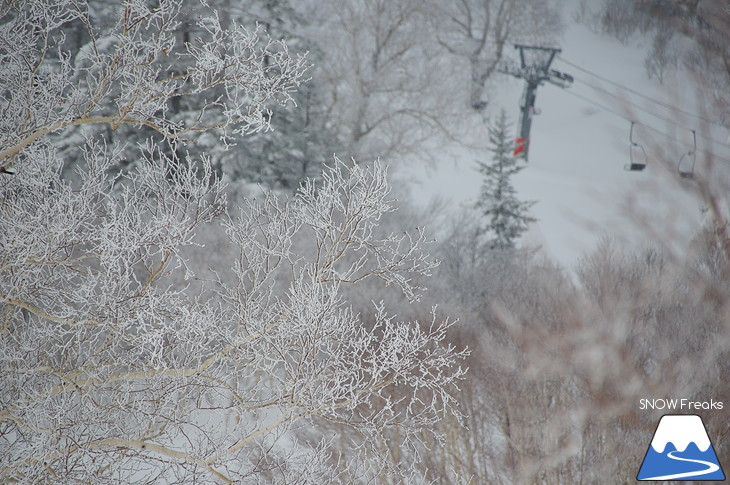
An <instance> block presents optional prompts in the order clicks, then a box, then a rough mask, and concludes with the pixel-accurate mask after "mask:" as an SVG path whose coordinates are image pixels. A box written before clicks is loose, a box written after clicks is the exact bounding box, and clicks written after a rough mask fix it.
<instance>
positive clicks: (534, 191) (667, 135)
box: [411, 6, 730, 268]
mask: <svg viewBox="0 0 730 485" xmlns="http://www.w3.org/2000/svg"><path fill="white" fill-rule="evenodd" d="M564 13H565V16H566V19H567V22H568V25H567V31H566V33H565V36H564V39H563V41H562V42H561V43H560V46H558V47H561V48H562V53H561V54H559V56H558V57H556V59H555V61H554V62H553V64H552V66H551V67H552V68H554V69H557V70H559V71H562V72H564V73H568V74H570V75H572V76H573V77H574V78H575V82H574V83H573V85H572V86H571V87H570V88H567V89H561V88H559V87H556V86H553V85H551V84H548V83H545V84H543V85H542V86H540V88H539V89H538V91H537V102H536V110H537V112H538V113H539V115H536V116H535V117H534V118H533V123H532V131H531V143H530V154H529V162H528V166H527V168H526V169H525V170H523V171H522V172H521V173H520V174H519V175H518V176H517V177H516V179H515V180H514V183H515V186H516V188H517V190H518V193H519V194H520V197H521V198H522V200H534V201H537V204H536V205H535V206H533V209H532V215H533V216H534V217H536V218H537V219H538V222H537V223H535V224H533V225H532V226H531V228H530V230H529V231H528V233H527V234H526V235H525V236H524V237H523V241H522V242H523V244H526V245H529V246H540V247H541V248H542V251H543V253H544V254H546V255H547V256H549V257H550V258H552V259H554V260H556V261H557V262H559V263H561V264H562V265H563V266H565V267H566V268H571V267H573V266H574V265H575V263H576V262H577V261H578V260H579V258H580V257H581V256H583V255H585V253H586V252H588V251H590V250H591V249H592V248H594V247H595V245H596V243H597V242H598V241H599V240H600V239H601V238H602V237H604V236H610V237H612V238H615V239H617V240H619V241H621V242H622V243H623V244H625V245H629V246H633V247H636V248H637V249H638V248H641V247H644V246H646V245H648V244H652V243H653V242H656V241H664V242H666V241H672V244H673V245H674V247H673V249H675V250H676V251H677V252H678V253H679V254H682V252H684V251H686V248H687V245H688V244H689V243H690V241H691V239H692V237H693V235H694V234H695V233H696V231H697V230H698V227H699V225H700V223H701V220H702V213H701V209H702V206H701V204H700V202H699V200H697V199H696V198H695V197H693V196H692V195H690V191H689V190H688V189H689V188H690V184H691V182H690V181H688V180H685V179H682V178H681V177H678V176H677V173H674V172H672V170H661V169H659V167H658V166H657V165H656V161H654V162H653V161H652V160H647V168H646V169H645V170H643V171H641V172H629V171H626V170H625V169H624V166H625V165H627V164H628V163H629V160H630V140H629V135H630V128H631V121H636V128H635V133H634V138H635V140H634V141H636V142H638V143H640V144H645V145H647V147H648V145H649V144H651V143H659V144H661V146H662V148H665V149H666V153H667V154H668V157H669V159H668V160H665V165H666V166H670V167H673V166H674V165H676V164H678V163H679V161H680V159H682V155H683V154H686V153H687V152H688V151H691V150H692V149H693V142H692V131H691V130H692V129H696V130H697V132H698V133H702V134H706V135H707V134H708V132H707V127H706V126H705V127H704V128H705V131H702V120H701V119H700V118H698V117H693V116H692V115H694V114H696V111H695V110H696V106H695V104H696V103H695V94H694V92H693V90H692V86H691V82H690V81H689V80H688V78H687V77H686V76H684V77H682V75H680V76H679V79H674V80H672V79H669V80H666V79H665V82H664V84H663V85H661V84H659V83H658V82H657V81H656V80H650V79H648V78H647V75H646V72H645V69H644V56H645V52H646V48H645V45H642V40H641V39H635V40H634V41H633V42H631V43H629V44H621V43H620V42H618V41H617V40H615V39H612V38H610V37H607V36H602V35H599V34H596V33H594V32H592V31H591V30H590V29H589V28H588V27H586V26H585V25H582V24H577V23H575V22H574V21H573V20H572V18H571V15H570V14H571V9H570V7H569V6H566V10H565V12H564ZM646 43H648V40H647V41H646ZM511 54H512V55H513V56H515V55H516V52H515V53H511ZM502 76H503V79H499V80H497V84H498V87H497V91H498V94H499V95H498V96H496V97H493V99H492V104H491V105H490V110H491V112H492V113H496V112H497V110H498V109H499V107H504V108H505V110H506V111H507V113H508V115H509V116H510V119H511V121H512V124H513V126H515V131H516V130H517V127H516V125H517V122H518V117H519V105H520V98H521V95H522V90H523V82H522V81H521V80H519V79H515V78H511V77H508V76H506V75H502ZM670 108H671V109H670ZM699 116H701V114H700V115H699ZM705 125H706V123H705ZM714 128H715V129H714V130H712V132H711V133H709V137H711V138H712V140H715V142H716V143H715V144H714V145H713V146H711V147H708V144H709V140H707V139H699V140H698V141H699V143H698V150H703V149H705V150H710V149H712V150H714V151H717V149H718V146H719V147H720V148H722V149H726V148H727V146H721V145H722V144H723V143H724V144H725V145H727V136H728V134H727V132H726V130H724V129H716V128H717V127H714ZM484 139H485V141H486V129H485V130H484ZM718 142H719V144H718ZM634 150H636V148H635V149H634ZM633 155H634V156H637V152H636V151H634V153H633ZM485 156H488V152H487V151H486V145H485V146H484V148H483V150H482V151H480V150H467V149H462V150H461V152H460V153H459V155H456V156H453V155H447V156H446V157H445V158H446V160H444V161H442V162H441V163H440V165H439V167H438V168H437V169H435V170H425V171H423V172H422V173H421V174H420V175H418V176H417V177H416V180H415V182H414V183H413V184H412V186H411V193H412V195H413V197H414V199H415V200H416V201H417V202H420V203H425V202H426V201H427V200H428V199H430V198H432V197H434V196H439V197H442V198H446V199H448V200H449V201H450V204H451V206H452V207H458V206H459V205H464V204H470V203H473V201H474V200H475V199H476V196H477V194H478V190H479V183H480V179H479V175H478V174H477V173H476V171H475V166H476V165H475V163H474V160H476V159H477V158H479V157H485ZM728 159H730V157H728ZM675 160H676V161H675ZM682 160H683V164H685V165H687V164H688V161H689V159H687V158H685V159H682ZM652 165H654V166H653V167H652ZM687 166H689V165H687Z"/></svg>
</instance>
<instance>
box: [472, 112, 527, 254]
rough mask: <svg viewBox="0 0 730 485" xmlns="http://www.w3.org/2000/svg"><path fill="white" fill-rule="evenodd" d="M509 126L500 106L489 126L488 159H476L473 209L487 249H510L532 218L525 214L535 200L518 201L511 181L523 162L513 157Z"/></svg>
mask: <svg viewBox="0 0 730 485" xmlns="http://www.w3.org/2000/svg"><path fill="white" fill-rule="evenodd" d="M510 133H512V130H511V127H510V125H509V123H508V121H507V116H506V114H505V112H504V110H502V112H501V114H500V116H499V119H498V120H497V122H496V123H495V124H494V125H492V126H490V127H489V142H490V148H489V149H490V152H491V153H492V160H491V161H489V162H478V163H479V172H480V173H481V174H482V176H483V180H482V186H481V190H480V193H479V200H478V201H477V203H476V207H477V209H478V210H479V211H480V212H481V214H482V217H483V219H484V222H483V226H482V234H483V236H484V237H485V238H489V239H488V246H489V247H490V248H491V249H512V248H514V247H515V242H516V240H517V239H519V237H520V236H521V235H522V233H523V232H525V231H526V230H527V226H528V224H529V223H530V222H534V221H535V220H536V219H534V218H532V217H530V216H529V215H528V211H529V209H530V207H532V206H533V205H534V204H535V202H532V201H521V200H519V199H518V198H517V192H516V190H515V188H514V187H513V185H512V180H511V178H512V176H513V175H515V174H517V173H519V172H520V171H521V170H522V169H523V168H524V164H523V163H522V159H521V158H518V157H516V156H515V155H514V154H513V152H514V142H513V140H512V137H511V136H510Z"/></svg>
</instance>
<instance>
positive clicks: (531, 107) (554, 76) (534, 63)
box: [499, 44, 573, 160]
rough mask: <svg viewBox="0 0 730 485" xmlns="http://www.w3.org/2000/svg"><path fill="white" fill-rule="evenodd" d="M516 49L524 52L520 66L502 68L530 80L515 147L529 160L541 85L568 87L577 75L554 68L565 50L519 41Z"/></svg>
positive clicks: (517, 153) (506, 64)
mask: <svg viewBox="0 0 730 485" xmlns="http://www.w3.org/2000/svg"><path fill="white" fill-rule="evenodd" d="M515 49H518V50H519V51H520V67H517V66H516V65H514V64H512V63H503V64H502V65H501V66H500V68H499V71H500V72H503V73H505V74H509V75H511V76H514V77H516V78H519V79H524V80H525V82H526V83H527V84H526V85H525V92H524V94H523V95H522V105H521V106H520V132H519V135H518V136H517V140H516V143H515V150H514V154H515V155H516V156H521V157H523V158H524V159H525V160H527V153H528V148H529V146H530V127H531V126H532V116H533V115H534V114H535V98H536V97H537V87H538V86H540V85H541V84H542V83H543V82H545V81H547V82H549V83H551V84H554V85H556V86H558V87H561V88H567V87H569V86H570V85H571V84H573V76H571V75H570V74H565V73H562V72H560V71H556V70H555V69H550V64H552V62H553V59H554V58H555V56H556V55H557V54H559V53H560V52H561V49H558V48H555V47H538V46H531V45H522V44H515Z"/></svg>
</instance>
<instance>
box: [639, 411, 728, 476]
mask: <svg viewBox="0 0 730 485" xmlns="http://www.w3.org/2000/svg"><path fill="white" fill-rule="evenodd" d="M636 479H637V480H650V481H660V480H670V481H671V480H709V481H722V480H725V474H724V473H723V471H722V467H721V466H720V462H719V461H718V460H717V455H715V449H714V448H713V447H712V443H711V442H710V438H709V437H708V436H707V430H706V429H705V424H704V423H703V422H702V418H701V417H699V416H696V415H694V414H667V415H665V416H662V419H661V420H659V424H658V425H657V427H656V431H655V432H654V438H652V440H651V444H650V445H649V449H648V450H646V456H644V462H643V463H642V464H641V469H640V470H639V474H638V475H637V476H636Z"/></svg>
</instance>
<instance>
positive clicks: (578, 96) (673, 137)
mask: <svg viewBox="0 0 730 485" xmlns="http://www.w3.org/2000/svg"><path fill="white" fill-rule="evenodd" d="M564 92H565V93H567V94H569V95H571V96H575V97H576V98H578V99H581V100H583V101H585V102H586V103H589V104H592V105H593V106H595V107H597V108H599V109H601V110H603V111H606V112H608V113H611V114H613V115H614V116H617V117H619V118H621V119H622V120H625V121H628V122H629V123H636V120H632V119H630V118H627V117H626V115H624V114H622V113H620V112H618V111H616V110H615V109H612V108H609V107H608V106H606V105H604V104H602V103H598V102H596V101H594V100H592V99H590V98H588V97H586V96H583V95H581V94H578V93H576V92H575V91H572V90H565V91H564ZM643 126H644V127H645V128H648V129H649V130H652V131H654V132H656V133H658V134H660V135H662V136H665V137H666V138H668V139H670V140H673V141H675V140H676V137H675V136H673V135H670V134H668V133H666V132H664V131H662V130H660V129H658V128H654V127H653V126H651V125H643ZM687 130H688V131H692V130H690V129H688V128H687ZM697 136H699V135H697ZM695 151H696V152H697V153H702V154H704V155H707V156H708V157H715V158H718V157H717V154H716V153H714V152H707V151H705V150H701V149H699V148H696V149H695ZM721 160H723V161H725V162H727V163H730V160H724V159H721Z"/></svg>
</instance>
